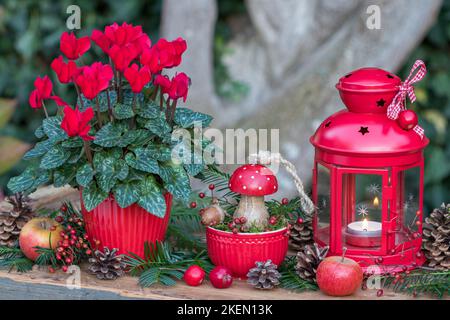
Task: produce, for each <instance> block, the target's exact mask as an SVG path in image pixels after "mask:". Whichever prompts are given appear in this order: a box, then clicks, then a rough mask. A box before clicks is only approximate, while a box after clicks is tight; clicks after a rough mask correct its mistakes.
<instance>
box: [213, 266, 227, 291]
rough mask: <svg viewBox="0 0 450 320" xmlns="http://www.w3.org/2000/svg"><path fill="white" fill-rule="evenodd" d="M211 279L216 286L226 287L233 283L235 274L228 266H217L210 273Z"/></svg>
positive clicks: (218, 287) (219, 287)
mask: <svg viewBox="0 0 450 320" xmlns="http://www.w3.org/2000/svg"><path fill="white" fill-rule="evenodd" d="M209 281H211V284H212V285H213V287H214V288H217V289H225V288H229V287H230V286H231V284H232V283H233V276H232V275H231V271H230V270H229V269H228V268H226V267H221V266H217V267H215V268H214V269H212V271H211V272H210V273H209Z"/></svg>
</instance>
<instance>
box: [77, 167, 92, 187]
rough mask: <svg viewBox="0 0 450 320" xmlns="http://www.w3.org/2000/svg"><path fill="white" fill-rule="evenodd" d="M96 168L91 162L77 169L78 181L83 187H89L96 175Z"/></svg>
mask: <svg viewBox="0 0 450 320" xmlns="http://www.w3.org/2000/svg"><path fill="white" fill-rule="evenodd" d="M94 173H95V172H94V169H93V168H92V165H91V164H90V163H86V164H85V165H83V166H82V167H81V168H79V169H78V171H77V175H76V178H77V183H78V184H79V185H80V186H82V187H87V186H88V185H89V183H91V181H92V179H93V177H94Z"/></svg>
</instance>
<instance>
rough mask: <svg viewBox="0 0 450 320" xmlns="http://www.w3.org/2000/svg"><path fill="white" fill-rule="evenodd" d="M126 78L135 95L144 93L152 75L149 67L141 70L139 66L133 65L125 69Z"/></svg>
mask: <svg viewBox="0 0 450 320" xmlns="http://www.w3.org/2000/svg"><path fill="white" fill-rule="evenodd" d="M124 76H125V78H126V79H127V80H128V82H129V83H130V86H131V90H132V91H133V92H134V93H139V92H141V91H142V89H143V88H144V86H145V85H146V84H147V83H149V82H150V79H151V74H150V70H149V69H148V67H146V66H145V67H142V68H141V69H139V67H138V65H137V64H135V63H134V64H133V65H132V66H131V67H129V68H127V69H125V72H124Z"/></svg>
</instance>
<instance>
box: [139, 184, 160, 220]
mask: <svg viewBox="0 0 450 320" xmlns="http://www.w3.org/2000/svg"><path fill="white" fill-rule="evenodd" d="M138 205H139V206H140V207H142V208H144V209H145V210H147V211H148V212H149V213H150V214H153V215H155V216H157V217H159V218H164V216H165V214H166V200H165V198H164V196H163V195H162V193H161V191H160V190H154V191H151V192H148V193H146V194H144V195H141V196H140V197H139V200H138Z"/></svg>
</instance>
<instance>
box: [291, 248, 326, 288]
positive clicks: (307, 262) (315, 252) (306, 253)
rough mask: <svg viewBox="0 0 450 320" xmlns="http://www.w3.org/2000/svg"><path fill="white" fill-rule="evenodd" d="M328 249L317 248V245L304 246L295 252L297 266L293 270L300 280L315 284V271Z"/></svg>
mask: <svg viewBox="0 0 450 320" xmlns="http://www.w3.org/2000/svg"><path fill="white" fill-rule="evenodd" d="M328 249H329V247H328V246H326V247H324V248H319V246H318V245H317V243H314V245H306V246H305V247H304V248H303V249H302V250H301V251H299V252H297V265H296V266H295V270H296V271H297V274H298V275H299V277H300V278H302V279H303V280H306V281H310V282H316V271H317V267H318V266H319V264H320V262H322V260H323V259H324V258H325V256H326V255H327V253H328Z"/></svg>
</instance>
